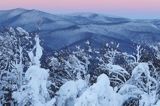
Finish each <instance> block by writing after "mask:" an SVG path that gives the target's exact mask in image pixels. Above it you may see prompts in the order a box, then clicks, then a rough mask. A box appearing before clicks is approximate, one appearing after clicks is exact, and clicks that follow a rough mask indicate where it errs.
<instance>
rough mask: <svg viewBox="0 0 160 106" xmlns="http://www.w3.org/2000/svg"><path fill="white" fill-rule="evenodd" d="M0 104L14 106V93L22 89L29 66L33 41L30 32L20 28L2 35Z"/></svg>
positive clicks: (6, 31) (5, 30)
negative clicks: (25, 72) (26, 69)
mask: <svg viewBox="0 0 160 106" xmlns="http://www.w3.org/2000/svg"><path fill="white" fill-rule="evenodd" d="M0 45H1V46H0V84H1V86H0V102H1V104H3V105H5V104H6V105H12V104H13V99H12V92H13V91H15V90H17V89H18V88H20V87H21V85H22V82H23V74H24V71H25V68H27V67H28V66H29V62H30V60H29V57H28V53H27V52H29V51H30V50H31V49H32V48H33V40H32V39H31V36H30V35H29V33H28V32H26V31H25V30H23V29H22V28H20V27H18V28H16V29H14V28H7V29H4V31H3V32H1V33H0Z"/></svg>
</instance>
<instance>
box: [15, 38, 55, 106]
mask: <svg viewBox="0 0 160 106" xmlns="http://www.w3.org/2000/svg"><path fill="white" fill-rule="evenodd" d="M35 42H36V44H35V47H34V49H35V50H33V51H35V53H33V51H31V52H30V53H29V56H30V59H31V60H32V61H31V62H32V65H31V66H30V67H29V68H28V69H27V71H26V73H25V80H26V82H25V84H23V85H22V86H21V87H20V89H18V91H15V92H14V93H13V97H14V99H15V100H16V101H17V105H18V106H52V105H54V102H55V99H50V97H49V93H48V90H47V81H48V76H49V74H48V70H46V69H43V68H41V67H40V58H41V56H42V54H43V53H42V47H41V46H40V40H39V37H38V36H36V37H35Z"/></svg>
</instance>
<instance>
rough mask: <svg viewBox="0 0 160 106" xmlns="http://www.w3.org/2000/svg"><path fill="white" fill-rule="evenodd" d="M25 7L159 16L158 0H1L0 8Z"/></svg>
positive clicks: (50, 10)
mask: <svg viewBox="0 0 160 106" xmlns="http://www.w3.org/2000/svg"><path fill="white" fill-rule="evenodd" d="M11 8H27V9H39V10H43V11H48V12H52V13H65V12H98V13H104V14H110V15H118V16H127V17H133V18H160V0H1V1H0V9H11Z"/></svg>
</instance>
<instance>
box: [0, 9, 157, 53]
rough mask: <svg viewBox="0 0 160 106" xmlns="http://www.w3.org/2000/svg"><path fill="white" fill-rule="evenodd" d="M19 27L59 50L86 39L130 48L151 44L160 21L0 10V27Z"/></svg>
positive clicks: (125, 48) (98, 45)
mask: <svg viewBox="0 0 160 106" xmlns="http://www.w3.org/2000/svg"><path fill="white" fill-rule="evenodd" d="M17 26H19V27H22V28H24V29H26V30H27V31H29V32H36V33H38V34H39V35H40V38H41V40H42V41H43V46H44V48H47V49H50V50H60V49H64V48H69V47H72V46H73V45H77V44H78V45H80V44H82V43H83V42H85V41H87V40H89V41H90V42H91V45H92V46H94V47H101V46H103V45H105V43H107V42H116V43H119V44H120V47H121V48H122V50H126V51H131V50H132V49H133V46H134V45H136V44H142V45H143V44H144V45H151V44H154V43H157V42H159V41H160V20H158V19H153V20H142V19H139V20H138V19H128V18H122V17H113V16H105V15H101V14H94V13H76V14H67V15H54V14H50V13H45V12H42V11H38V10H26V9H20V8H18V9H12V10H1V11H0V27H1V29H3V27H17Z"/></svg>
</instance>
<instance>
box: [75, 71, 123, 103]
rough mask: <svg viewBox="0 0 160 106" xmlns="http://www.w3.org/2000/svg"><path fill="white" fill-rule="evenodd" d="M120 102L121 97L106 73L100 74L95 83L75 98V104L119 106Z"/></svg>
mask: <svg viewBox="0 0 160 106" xmlns="http://www.w3.org/2000/svg"><path fill="white" fill-rule="evenodd" d="M121 104H122V97H121V96H120V95H118V94H116V93H115V92H114V90H113V88H112V87H111V86H110V81H109V78H108V77H107V75H105V74H101V75H100V76H99V77H98V79H97V83H95V84H93V85H92V86H91V87H89V88H88V89H87V90H86V91H85V92H84V93H83V94H82V95H81V96H80V97H79V98H78V99H77V101H76V103H75V106H120V105H121Z"/></svg>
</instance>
